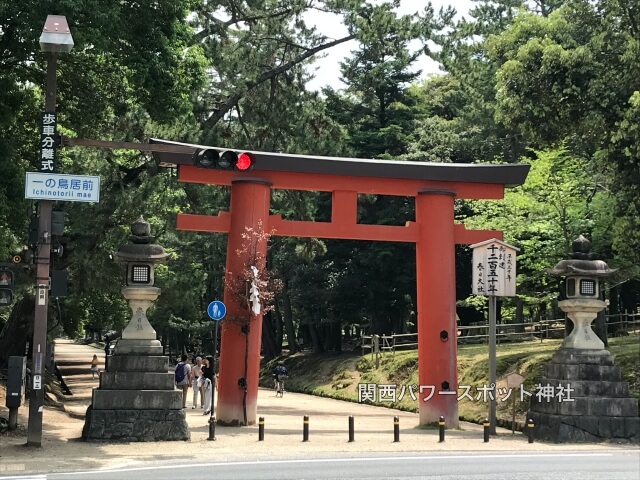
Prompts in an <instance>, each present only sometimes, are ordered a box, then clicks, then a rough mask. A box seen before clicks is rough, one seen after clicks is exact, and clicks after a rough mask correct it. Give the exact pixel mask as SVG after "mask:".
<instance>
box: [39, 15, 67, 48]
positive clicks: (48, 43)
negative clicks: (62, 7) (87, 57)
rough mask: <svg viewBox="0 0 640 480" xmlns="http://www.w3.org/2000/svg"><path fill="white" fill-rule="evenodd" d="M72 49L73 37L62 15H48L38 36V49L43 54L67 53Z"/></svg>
mask: <svg viewBox="0 0 640 480" xmlns="http://www.w3.org/2000/svg"><path fill="white" fill-rule="evenodd" d="M72 48H73V37H72V36H71V31H70V30H69V24H68V23H67V18H66V17H65V16H63V15H48V16H47V20H46V21H45V22H44V28H43V29H42V34H41V35H40V49H41V50H42V51H43V52H52V53H58V52H64V53H69V52H70V51H71V49H72Z"/></svg>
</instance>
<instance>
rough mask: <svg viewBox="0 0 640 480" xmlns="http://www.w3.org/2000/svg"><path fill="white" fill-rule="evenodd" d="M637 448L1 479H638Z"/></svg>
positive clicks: (200, 465)
mask: <svg viewBox="0 0 640 480" xmlns="http://www.w3.org/2000/svg"><path fill="white" fill-rule="evenodd" d="M639 462H640V457H639V456H638V452H626V453H625V452H617V453H572V452H562V453H552V454H546V453H539V452H534V453H530V454H518V453H511V454H483V453H476V454H457V455H455V454H444V455H433V454H431V455H422V456H416V455H410V454H406V455H398V456H374V457H371V456H364V457H355V458H354V457H350V458H345V457H338V456H334V457H328V458H313V459H298V460H279V459H274V460H261V461H237V462H217V463H204V462H192V463H180V464H178V465H176V462H174V463H173V464H167V465H154V466H149V467H143V468H139V467H138V468H121V469H113V470H110V471H102V472H95V471H79V472H75V473H67V474H64V473H63V474H50V475H39V476H38V475H36V476H13V477H0V478H6V479H9V478H11V479H22V480H25V479H29V478H32V479H35V478H38V479H45V478H46V479H47V480H77V479H78V478H83V479H87V480H116V479H118V480H120V479H128V480H129V479H130V480H143V479H144V480H146V479H148V478H150V477H151V478H153V479H154V480H165V479H167V480H173V479H201V478H208V479H225V480H227V479H234V480H255V479H260V480H289V479H291V480H320V479H323V480H328V479H331V480H337V479H381V478H384V479H419V478H425V479H434V480H435V479H447V480H452V479H460V478H464V479H466V480H494V479H495V480H510V479H520V480H529V479H530V480H542V479H544V480H576V479H578V480H585V479H593V480H637V479H638V464H639Z"/></svg>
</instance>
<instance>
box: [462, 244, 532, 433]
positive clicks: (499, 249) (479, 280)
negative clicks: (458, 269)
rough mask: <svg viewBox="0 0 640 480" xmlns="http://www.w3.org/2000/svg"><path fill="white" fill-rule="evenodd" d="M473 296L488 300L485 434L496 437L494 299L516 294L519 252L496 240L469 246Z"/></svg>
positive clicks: (517, 249)
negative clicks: (486, 418) (487, 387)
mask: <svg viewBox="0 0 640 480" xmlns="http://www.w3.org/2000/svg"><path fill="white" fill-rule="evenodd" d="M471 248H472V249H473V268H472V270H473V280H472V281H473V284H472V291H473V293H474V294H475V295H485V296H488V297H489V388H490V389H491V391H490V395H489V433H490V434H491V435H495V434H496V383H497V382H496V329H497V326H496V305H497V300H496V297H513V296H515V294H516V252H518V251H519V250H520V249H519V248H516V247H514V246H512V245H509V244H507V243H505V242H503V241H501V240H498V239H495V238H493V239H491V240H487V241H484V242H480V243H476V244H474V245H471Z"/></svg>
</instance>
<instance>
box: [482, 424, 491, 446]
mask: <svg viewBox="0 0 640 480" xmlns="http://www.w3.org/2000/svg"><path fill="white" fill-rule="evenodd" d="M490 425H491V424H490V423H489V419H488V418H485V419H484V422H482V426H483V427H484V443H489V433H490V432H489V426H490Z"/></svg>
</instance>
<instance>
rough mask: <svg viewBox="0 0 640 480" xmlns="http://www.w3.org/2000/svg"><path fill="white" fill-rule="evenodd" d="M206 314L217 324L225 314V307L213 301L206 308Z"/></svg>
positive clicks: (219, 302)
mask: <svg viewBox="0 0 640 480" xmlns="http://www.w3.org/2000/svg"><path fill="white" fill-rule="evenodd" d="M207 313H208V314H209V317H211V320H215V321H216V322H217V321H218V320H222V319H223V318H224V316H225V314H226V313H227V307H225V306H224V303H222V302H221V301H220V300H214V301H213V302H211V303H210V304H209V306H208V307H207Z"/></svg>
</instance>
